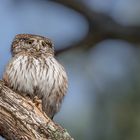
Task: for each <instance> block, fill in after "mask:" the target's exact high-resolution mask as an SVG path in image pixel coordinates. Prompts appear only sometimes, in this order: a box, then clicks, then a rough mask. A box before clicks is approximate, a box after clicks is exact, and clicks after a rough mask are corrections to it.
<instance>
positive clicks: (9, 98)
mask: <svg viewBox="0 0 140 140" xmlns="http://www.w3.org/2000/svg"><path fill="white" fill-rule="evenodd" d="M0 135H2V136H3V137H4V138H6V139H8V140H73V139H72V138H71V137H70V135H69V134H68V133H67V131H66V130H65V129H63V128H62V127H60V126H59V125H57V124H55V123H54V122H53V121H52V120H51V119H49V118H48V117H47V116H46V114H45V113H43V112H41V111H40V110H39V109H38V108H37V107H36V106H35V104H34V103H33V102H32V101H31V100H30V99H25V98H24V97H22V96H21V95H19V94H17V93H15V92H14V91H12V90H11V89H9V88H8V87H7V86H5V85H4V83H3V82H2V81H0Z"/></svg>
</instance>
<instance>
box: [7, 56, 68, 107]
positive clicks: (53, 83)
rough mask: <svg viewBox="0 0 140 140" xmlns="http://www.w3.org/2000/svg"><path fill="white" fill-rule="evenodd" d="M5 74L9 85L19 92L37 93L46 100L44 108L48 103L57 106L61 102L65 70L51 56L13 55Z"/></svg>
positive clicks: (33, 94)
mask: <svg viewBox="0 0 140 140" xmlns="http://www.w3.org/2000/svg"><path fill="white" fill-rule="evenodd" d="M6 75H7V77H8V84H9V86H10V87H12V88H13V89H14V90H16V91H19V92H20V94H28V95H30V96H31V97H34V96H36V95H37V96H38V97H39V98H41V99H43V102H46V103H45V106H46V108H47V107H48V104H49V105H50V104H52V106H54V105H55V106H56V107H57V105H59V104H57V102H58V103H59V102H61V100H62V98H63V96H64V95H65V93H66V90H67V76H66V73H65V70H64V68H63V67H62V66H61V65H60V64H59V63H58V62H57V60H56V59H55V58H54V57H51V56H49V57H47V58H37V59H36V58H34V57H32V56H26V55H25V56H23V55H19V56H15V57H13V58H12V60H11V61H10V63H9V65H8V66H7V68H6ZM64 83H65V84H64ZM57 98H59V99H57ZM57 100H58V101H57ZM58 108H59V107H58Z"/></svg>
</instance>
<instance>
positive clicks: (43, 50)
mask: <svg viewBox="0 0 140 140" xmlns="http://www.w3.org/2000/svg"><path fill="white" fill-rule="evenodd" d="M11 49H12V50H11V51H12V54H13V55H16V54H19V53H23V52H24V53H30V54H33V55H36V54H50V55H54V47H53V44H52V42H51V40H50V39H48V38H46V37H43V36H39V35H33V34H18V35H16V36H15V38H14V40H13V42H12V46H11Z"/></svg>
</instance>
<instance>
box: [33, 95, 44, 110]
mask: <svg viewBox="0 0 140 140" xmlns="http://www.w3.org/2000/svg"><path fill="white" fill-rule="evenodd" d="M33 103H34V104H35V106H36V107H37V108H38V109H39V110H40V111H41V112H42V100H41V99H39V98H38V97H37V96H35V97H34V98H33Z"/></svg>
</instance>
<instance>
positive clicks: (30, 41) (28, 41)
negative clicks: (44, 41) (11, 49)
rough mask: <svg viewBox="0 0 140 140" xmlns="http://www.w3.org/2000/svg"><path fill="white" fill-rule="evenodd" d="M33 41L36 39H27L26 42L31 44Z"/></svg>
mask: <svg viewBox="0 0 140 140" xmlns="http://www.w3.org/2000/svg"><path fill="white" fill-rule="evenodd" d="M33 42H34V40H27V41H26V43H27V44H30V45H31V44H32V43H33Z"/></svg>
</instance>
